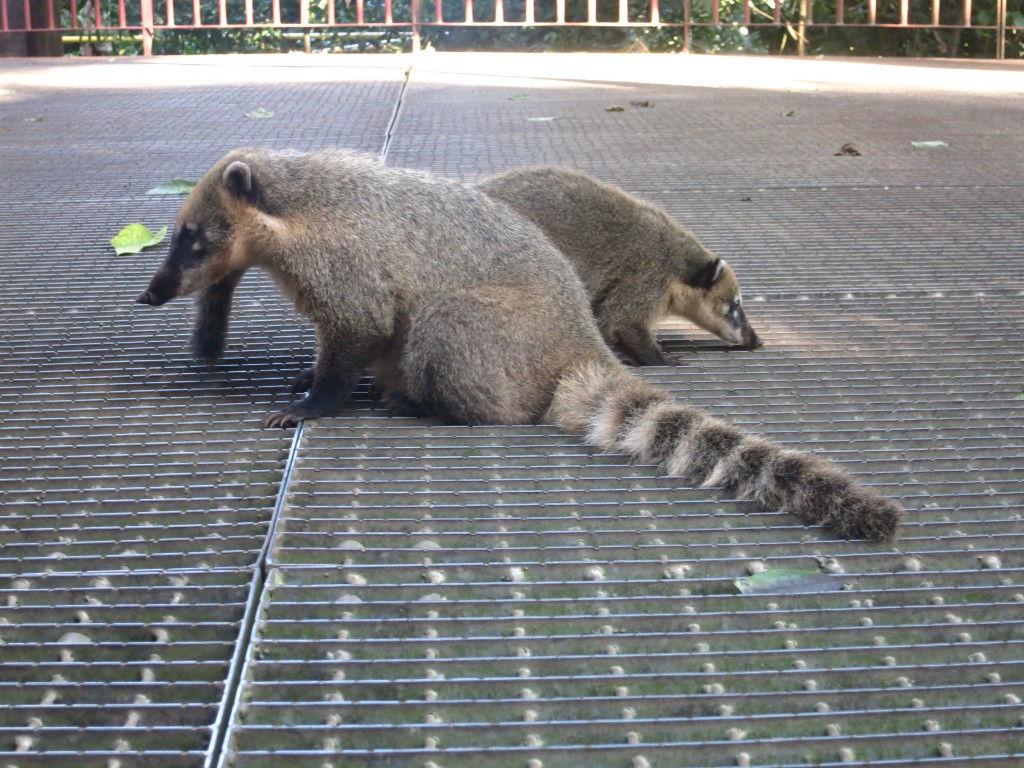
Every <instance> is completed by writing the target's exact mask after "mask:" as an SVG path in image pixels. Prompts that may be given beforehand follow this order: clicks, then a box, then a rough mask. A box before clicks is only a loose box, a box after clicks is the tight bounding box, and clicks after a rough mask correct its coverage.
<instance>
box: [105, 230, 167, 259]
mask: <svg viewBox="0 0 1024 768" xmlns="http://www.w3.org/2000/svg"><path fill="white" fill-rule="evenodd" d="M166 236H167V225H166V224H165V225H164V226H162V227H161V228H160V229H159V230H158V231H157V232H153V231H152V230H151V229H150V228H149V227H147V226H146V225H145V224H129V225H128V226H127V227H125V228H124V229H122V230H121V231H120V232H118V233H117V234H116V235H114V237H112V238H111V240H110V244H111V245H112V246H114V251H115V252H116V253H117V255H118V256H121V255H122V254H125V253H139V252H140V251H142V250H144V249H146V248H151V247H152V246H154V245H157V244H158V243H160V242H162V241H163V239H164V237H166Z"/></svg>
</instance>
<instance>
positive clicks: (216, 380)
mask: <svg viewBox="0 0 1024 768" xmlns="http://www.w3.org/2000/svg"><path fill="white" fill-rule="evenodd" d="M238 64H239V61H238V60H237V59H236V60H233V61H222V62H221V63H220V64H219V65H217V66H210V65H209V64H202V63H201V62H199V61H198V60H195V61H177V62H165V63H163V64H156V65H155V66H150V62H130V61H118V62H116V63H112V62H111V63H108V62H62V61H57V62H38V61H34V62H12V63H10V64H6V63H5V64H4V65H2V66H0V72H2V74H0V82H2V83H3V88H2V89H0V180H2V181H0V183H2V187H3V194H4V205H3V206H2V207H0V329H2V332H0V410H2V412H3V414H4V419H3V423H2V424H0V467H2V470H0V763H2V764H3V765H5V766H18V768H24V767H25V766H60V768H65V766H68V765H76V766H81V767H82V768H84V767H85V766H101V767H102V768H113V767H114V766H121V767H122V768H124V766H128V765H133V766H134V765H139V766H154V767H158V768H171V767H172V766H201V765H209V764H211V763H212V762H213V761H214V760H215V757H216V752H217V745H218V744H219V742H220V740H221V738H222V736H223V732H224V730H225V728H226V723H227V716H228V714H229V712H230V705H231V701H232V696H233V694H234V683H235V680H236V679H237V673H238V666H239V662H240V660H241V658H242V650H243V649H244V647H245V643H246V629H247V627H246V625H245V623H244V618H245V616H246V609H247V605H248V604H250V603H254V601H255V599H256V598H257V596H258V592H257V591H255V585H256V584H257V583H258V580H256V579H255V577H256V574H257V566H258V562H259V558H260V555H261V552H262V551H263V549H264V547H265V544H266V540H267V538H266V537H267V533H268V531H269V528H270V523H271V516H272V513H273V510H274V505H275V502H276V499H277V496H278V491H279V490H280V483H281V478H282V476H283V472H284V467H285V463H286V459H287V457H288V452H289V448H290V445H291V439H292V436H291V434H288V433H282V432H270V431H267V430H264V429H263V428H262V419H263V415H264V414H265V413H266V412H267V411H269V410H271V409H272V408H274V407H275V405H276V404H277V403H280V402H282V401H284V399H285V398H287V397H288V394H287V392H286V389H287V381H288V379H289V378H290V377H291V376H293V375H294V374H295V373H297V372H298V370H300V368H301V367H302V366H304V365H308V364H309V359H310V355H311V353H312V333H311V331H310V329H309V328H308V327H306V326H304V325H303V324H301V323H297V322H296V319H295V316H294V314H293V313H292V312H291V310H290V309H287V308H286V306H285V303H284V302H283V301H282V300H281V299H280V298H279V297H278V295H277V291H276V289H275V288H274V287H273V286H272V285H271V283H270V281H269V280H268V279H266V278H265V277H262V276H257V275H254V276H251V277H247V278H246V280H245V281H244V282H243V284H242V285H241V287H240V288H239V295H238V301H237V303H236V307H235V312H234V318H233V323H232V330H231V339H230V346H229V349H228V352H227V354H226V356H225V359H224V360H223V361H222V362H221V363H219V364H218V365H217V367H216V368H215V369H214V370H212V371H208V370H205V369H204V368H202V367H200V366H196V365H195V364H193V363H192V362H191V361H190V359H189V357H190V355H189V352H188V349H187V346H188V337H189V333H190V327H191V323H192V319H191V315H192V307H191V302H190V301H189V300H181V301H179V302H175V303H172V304H171V305H169V306H167V307H163V308H161V309H160V310H151V309H150V308H146V307H141V306H139V305H136V304H135V303H134V299H135V296H137V295H138V293H139V291H141V290H142V289H143V288H144V287H145V285H146V284H147V282H148V281H149V278H150V276H151V274H152V272H153V271H154V270H155V268H156V266H157V264H159V262H160V261H161V260H162V258H163V256H164V252H163V250H162V249H156V250H154V251H150V252H147V253H144V254H140V255H134V256H128V255H126V256H115V255H114V253H113V250H112V249H111V248H110V246H109V244H108V243H109V240H110V238H111V237H112V236H113V235H114V234H116V233H117V232H118V230H120V229H121V228H122V227H123V226H125V225H126V224H129V223H132V222H142V223H145V224H147V225H148V226H150V227H151V228H152V229H154V230H156V229H158V228H159V227H160V226H161V225H163V224H167V223H170V222H171V221H173V217H174V215H175V213H176V212H177V208H178V207H179V206H180V203H181V199H180V198H175V197H171V198H167V197H154V196H147V195H146V194H145V192H146V190H148V189H150V188H152V187H154V186H156V185H158V184H160V183H162V182H164V181H167V180H169V179H171V178H181V177H184V178H196V177H198V175H199V174H200V173H202V172H204V171H205V169H206V167H208V165H209V163H210V162H211V161H212V160H213V159H214V158H215V157H217V156H219V155H220V154H222V153H223V152H224V151H226V150H227V149H229V148H230V147H233V146H237V145H242V144H246V143H252V142H260V143H275V141H276V142H277V143H278V144H293V145H296V146H310V145H319V144H323V143H330V142H333V141H341V142H344V143H347V144H350V145H353V146H363V147H364V148H367V149H373V148H374V147H375V146H379V142H380V141H382V137H383V136H384V133H385V129H386V126H387V124H388V121H389V119H390V115H391V112H392V111H393V108H394V101H395V99H396V98H397V94H398V92H399V90H400V88H401V85H402V82H403V75H402V71H401V69H400V68H398V67H395V68H393V69H391V70H386V69H383V68H382V69H380V70H374V69H364V70H363V71H362V73H361V74H359V73H356V72H353V71H352V70H345V69H334V70H331V69H329V68H327V67H321V66H317V65H316V64H311V65H307V66H306V67H304V68H293V67H289V66H287V60H284V59H279V60H277V62H276V63H275V62H266V63H265V64H269V66H266V65H264V66H256V67H254V68H253V69H245V68H242V67H240V66H238ZM359 104H363V108H362V109H360V107H359V106H358V105H359ZM259 107H263V108H264V109H268V110H271V111H274V116H273V117H271V118H263V119H254V118H246V117H245V112H246V111H251V110H255V109H257V108H259ZM337 109H342V110H345V112H346V114H347V116H348V117H349V118H350V120H348V121H345V122H344V123H342V124H334V123H333V122H332V121H333V118H334V111H333V110H337ZM271 136H276V137H277V138H276V140H275V139H272V138H271ZM147 310H148V311H147Z"/></svg>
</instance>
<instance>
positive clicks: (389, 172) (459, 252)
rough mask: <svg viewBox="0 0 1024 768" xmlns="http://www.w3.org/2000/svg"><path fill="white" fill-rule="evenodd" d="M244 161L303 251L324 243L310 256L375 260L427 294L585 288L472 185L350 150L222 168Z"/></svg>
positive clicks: (264, 158)
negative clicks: (498, 285)
mask: <svg viewBox="0 0 1024 768" xmlns="http://www.w3.org/2000/svg"><path fill="white" fill-rule="evenodd" d="M235 155H239V156H244V157H246V158H247V162H249V163H250V164H251V165H252V167H253V171H254V173H255V174H257V175H258V177H259V178H261V179H267V181H266V182H264V184H263V186H262V187H261V189H260V197H259V201H258V202H259V206H260V207H261V208H262V209H264V210H266V212H267V213H268V214H270V215H271V216H274V217H276V218H277V219H278V220H281V221H286V222H290V223H291V224H292V225H294V226H295V228H296V229H297V230H299V229H301V232H302V236H301V238H298V239H297V240H296V247H298V248H303V247H307V246H308V244H309V243H310V242H311V241H314V242H316V241H319V242H318V244H317V246H316V247H314V248H312V249H309V250H308V252H309V253H310V254H314V253H315V254H323V253H329V254H332V256H333V255H337V257H338V258H341V259H349V258H357V257H358V256H357V255H358V254H361V253H370V254H373V258H374V261H375V264H376V265H377V268H387V269H391V270H394V272H395V273H396V274H397V275H401V276H404V277H405V278H406V279H408V280H409V281H414V282H415V284H416V290H417V291H419V292H422V291H424V290H430V288H431V286H437V287H444V288H447V287H451V286H453V285H456V286H457V285H467V286H468V285H472V284H474V283H477V282H480V281H481V280H493V279H515V280H522V279H533V277H532V276H537V277H536V279H538V280H542V281H543V282H544V283H545V284H546V285H551V284H552V282H554V284H555V285H556V286H557V287H558V289H559V290H567V291H570V292H571V291H574V290H576V289H577V287H578V279H577V276H576V275H575V274H574V273H573V272H572V271H571V270H569V269H566V267H565V266H564V265H563V263H562V260H561V259H559V258H555V255H556V254H554V252H552V251H551V250H550V249H545V248H542V247H537V245H536V242H537V236H536V230H535V229H534V228H533V226H532V225H530V224H529V223H528V222H525V221H523V220H522V219H521V218H520V217H518V216H515V215H510V213H509V212H508V211H507V210H506V209H505V207H504V206H503V204H502V203H500V202H499V201H496V200H493V199H491V198H489V197H487V196H485V195H481V194H479V193H478V192H475V191H474V190H472V189H468V188H467V187H466V186H465V185H462V184H458V183H456V182H453V181H450V180H447V179H443V178H439V177H436V176H432V175H429V174H426V173H421V172H419V171H415V170H411V169H398V168H390V167H387V166H383V165H381V164H380V163H379V162H377V161H376V160H375V159H374V158H372V157H371V156H368V155H365V154H363V153H359V152H352V151H348V150H342V149H328V150H320V151H316V152H309V153H302V152H294V151H268V150H254V149H245V150H239V151H237V152H236V153H232V154H231V155H228V156H227V157H226V158H224V160H222V162H221V163H220V164H219V165H220V166H226V165H228V164H230V162H231V161H232V158H233V156H235ZM217 172H218V169H217V168H215V169H214V170H213V171H212V172H211V173H217ZM499 209H500V210H499ZM385 222H386V225H385V224H384V223H385ZM483 222H486V225H485V226H479V225H477V224H480V223H483ZM427 253H429V254H430V258H424V254H427ZM310 257H312V256H310ZM307 258H309V257H307ZM324 266H327V265H324Z"/></svg>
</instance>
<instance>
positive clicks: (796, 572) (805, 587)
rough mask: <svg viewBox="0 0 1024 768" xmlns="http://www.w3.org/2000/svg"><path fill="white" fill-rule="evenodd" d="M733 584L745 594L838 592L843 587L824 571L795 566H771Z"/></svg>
mask: <svg viewBox="0 0 1024 768" xmlns="http://www.w3.org/2000/svg"><path fill="white" fill-rule="evenodd" d="M733 586H735V587H736V589H738V590H739V591H740V592H741V593H742V594H745V595H747V594H752V593H763V592H782V593H788V594H795V593H799V592H838V591H840V590H842V589H843V588H844V587H843V583H842V582H841V581H839V580H838V579H836V578H834V577H832V576H829V575H828V574H826V573H822V572H821V571H810V570H800V569H797V568H772V569H769V570H767V571H761V572H760V573H755V574H754V575H752V576H744V577H743V578H742V579H736V580H734V581H733Z"/></svg>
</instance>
